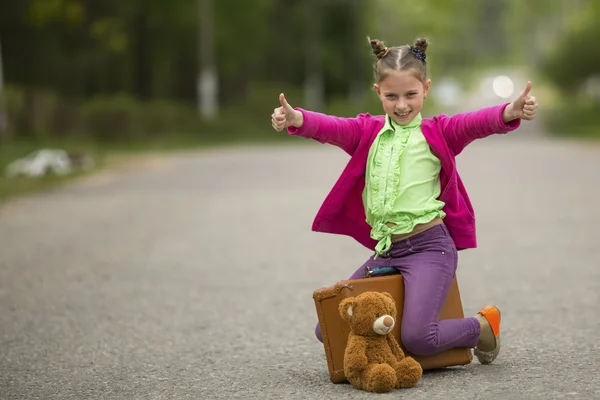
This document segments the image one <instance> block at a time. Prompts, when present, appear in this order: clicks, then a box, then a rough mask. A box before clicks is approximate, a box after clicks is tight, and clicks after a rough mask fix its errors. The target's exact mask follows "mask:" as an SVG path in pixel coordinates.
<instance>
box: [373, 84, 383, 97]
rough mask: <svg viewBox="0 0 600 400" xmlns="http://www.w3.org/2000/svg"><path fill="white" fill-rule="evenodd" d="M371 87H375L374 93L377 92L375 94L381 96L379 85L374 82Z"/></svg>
mask: <svg viewBox="0 0 600 400" xmlns="http://www.w3.org/2000/svg"><path fill="white" fill-rule="evenodd" d="M373 88H374V89H375V93H377V96H381V88H380V87H379V85H378V84H376V83H374V84H373Z"/></svg>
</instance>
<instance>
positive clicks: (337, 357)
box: [313, 274, 473, 383]
mask: <svg viewBox="0 0 600 400" xmlns="http://www.w3.org/2000/svg"><path fill="white" fill-rule="evenodd" d="M367 291H377V292H388V293H390V294H391V295H392V296H393V297H394V299H395V300H396V309H397V318H396V326H395V327H394V329H393V330H392V333H393V335H395V337H396V340H397V341H398V344H400V347H402V350H403V351H404V352H405V354H406V355H409V356H411V357H414V358H415V359H416V360H417V361H418V362H419V363H420V364H421V366H422V367H423V369H424V370H429V369H436V368H443V367H450V366H456V365H466V364H469V363H470V362H471V361H472V360H473V354H472V351H471V349H466V348H455V349H450V350H446V351H444V352H442V353H439V354H436V355H433V356H427V357H421V356H414V355H412V354H410V353H408V352H407V351H406V349H405V348H404V347H403V346H402V340H401V338H400V328H401V326H402V310H403V308H404V307H403V303H404V282H403V280H402V275H400V274H394V275H387V276H378V277H372V278H371V277H369V278H364V279H357V280H344V281H340V282H338V283H336V284H335V285H333V286H330V287H327V288H322V289H319V290H316V291H315V292H314V293H313V299H314V301H315V306H316V308H317V315H318V317H319V324H320V326H321V334H322V336H323V345H324V347H325V355H326V357H327V366H328V368H329V378H330V379H331V381H332V382H333V383H343V382H346V377H345V375H344V351H345V349H346V343H347V341H348V334H349V333H350V328H349V326H348V325H347V323H346V322H344V320H342V317H341V316H340V314H339V311H338V305H339V304H340V302H341V301H342V300H343V299H345V298H347V297H354V296H357V295H359V294H360V293H363V292H367ZM453 318H464V312H463V307H462V302H461V299H460V292H459V290H458V282H457V280H456V276H455V277H454V280H453V282H452V286H451V287H450V292H449V293H448V297H447V298H446V303H445V304H444V308H443V309H442V312H441V315H440V320H444V319H453Z"/></svg>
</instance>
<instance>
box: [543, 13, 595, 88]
mask: <svg viewBox="0 0 600 400" xmlns="http://www.w3.org/2000/svg"><path fill="white" fill-rule="evenodd" d="M599 15H600V3H598V2H590V3H587V7H586V8H584V9H581V10H580V12H578V13H576V14H574V15H573V16H572V18H571V20H570V21H569V25H568V26H567V31H566V33H565V34H564V35H562V36H561V37H560V39H559V41H558V43H557V44H556V46H554V47H553V48H552V49H551V51H550V52H549V53H548V54H547V55H546V57H545V59H544V60H543V61H542V65H541V71H542V73H543V74H544V75H545V76H546V77H547V78H548V79H550V80H551V81H552V82H553V83H554V84H555V85H556V86H557V87H558V88H559V89H560V90H561V91H563V92H564V93H569V94H571V95H573V94H575V93H576V92H577V91H578V90H579V89H580V88H581V86H582V85H583V84H584V83H585V82H586V81H587V80H588V79H589V78H590V77H593V76H595V75H600V47H599V46H598V44H597V41H598V38H599V37H600V24H598V16H599Z"/></svg>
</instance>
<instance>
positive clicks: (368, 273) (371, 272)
mask: <svg viewBox="0 0 600 400" xmlns="http://www.w3.org/2000/svg"><path fill="white" fill-rule="evenodd" d="M399 273H400V272H398V270H397V269H396V268H395V267H389V266H383V267H369V266H368V265H367V266H366V267H365V278H374V277H376V276H386V275H395V274H399Z"/></svg>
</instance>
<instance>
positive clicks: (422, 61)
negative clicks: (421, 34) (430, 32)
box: [369, 38, 429, 82]
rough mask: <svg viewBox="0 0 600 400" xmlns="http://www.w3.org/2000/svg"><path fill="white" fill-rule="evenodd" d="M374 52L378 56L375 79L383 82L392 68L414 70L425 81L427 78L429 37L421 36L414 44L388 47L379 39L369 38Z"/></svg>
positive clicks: (393, 69) (394, 69)
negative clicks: (426, 52)
mask: <svg viewBox="0 0 600 400" xmlns="http://www.w3.org/2000/svg"><path fill="white" fill-rule="evenodd" d="M369 42H370V43H371V48H372V49H373V54H375V56H376V57H377V62H376V63H375V66H374V72H375V80H376V81H377V82H381V81H382V80H383V79H385V77H386V76H387V74H388V72H389V71H390V70H392V71H406V70H411V69H412V70H414V71H415V72H416V74H417V77H418V78H419V79H420V80H421V81H422V82H425V81H426V80H427V56H426V54H425V51H426V50H427V46H428V45H429V43H427V39H424V38H420V39H417V41H416V42H415V43H414V44H413V45H408V44H405V45H402V46H395V47H390V48H388V47H386V46H385V44H384V43H383V42H382V41H380V40H377V39H373V40H371V39H369Z"/></svg>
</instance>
